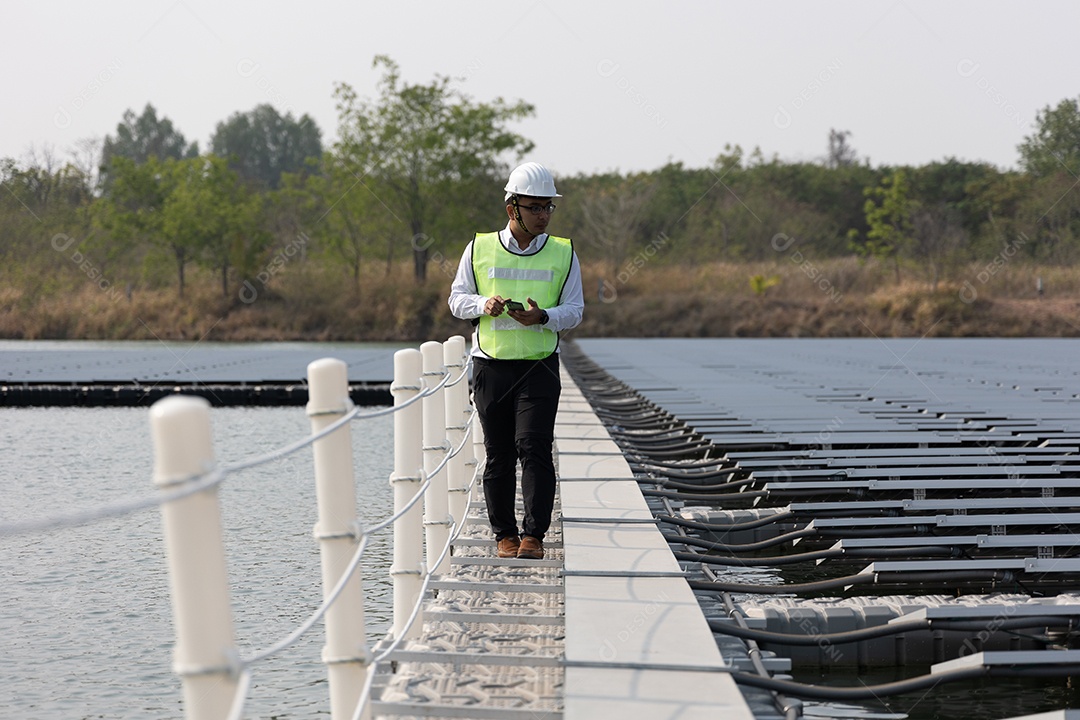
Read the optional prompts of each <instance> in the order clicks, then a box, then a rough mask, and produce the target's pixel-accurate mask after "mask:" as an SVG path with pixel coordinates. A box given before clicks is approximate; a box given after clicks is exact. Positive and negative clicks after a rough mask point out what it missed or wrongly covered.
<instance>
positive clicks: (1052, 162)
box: [1017, 98, 1080, 178]
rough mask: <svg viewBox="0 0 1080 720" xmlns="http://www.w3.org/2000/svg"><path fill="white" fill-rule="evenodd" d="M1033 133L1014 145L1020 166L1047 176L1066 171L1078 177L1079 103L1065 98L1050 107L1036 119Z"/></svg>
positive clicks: (1033, 172) (1040, 175)
mask: <svg viewBox="0 0 1080 720" xmlns="http://www.w3.org/2000/svg"><path fill="white" fill-rule="evenodd" d="M1035 125H1036V127H1035V132H1034V133H1032V134H1031V135H1028V136H1026V137H1025V138H1024V142H1022V143H1020V145H1018V146H1017V149H1018V150H1019V151H1020V167H1021V168H1022V169H1023V170H1025V171H1027V172H1029V173H1031V174H1032V175H1035V176H1036V177H1046V176H1049V175H1055V174H1057V173H1061V172H1065V173H1068V174H1069V175H1071V176H1072V177H1073V178H1076V177H1080V103H1078V102H1077V98H1066V99H1065V100H1062V101H1061V102H1059V103H1058V105H1057V107H1056V108H1053V109H1051V107H1050V106H1049V105H1047V106H1046V107H1045V108H1043V109H1042V110H1040V111H1039V113H1038V114H1037V115H1036V116H1035Z"/></svg>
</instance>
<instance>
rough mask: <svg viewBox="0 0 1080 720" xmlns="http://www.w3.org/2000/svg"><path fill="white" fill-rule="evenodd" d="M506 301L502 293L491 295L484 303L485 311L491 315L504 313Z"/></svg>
mask: <svg viewBox="0 0 1080 720" xmlns="http://www.w3.org/2000/svg"><path fill="white" fill-rule="evenodd" d="M505 302H506V300H505V299H503V297H502V295H496V296H495V297H489V298H488V300H487V302H486V303H484V312H485V313H487V314H488V315H490V316H491V317H499V316H500V315H502V313H503V304H504V303H505Z"/></svg>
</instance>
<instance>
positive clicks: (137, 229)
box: [97, 156, 192, 297]
mask: <svg viewBox="0 0 1080 720" xmlns="http://www.w3.org/2000/svg"><path fill="white" fill-rule="evenodd" d="M175 162H176V161H175V160H172V159H168V160H165V161H160V160H158V158H157V157H156V156H153V157H151V158H149V159H148V160H147V161H146V162H143V163H141V164H140V163H136V162H135V161H134V160H133V159H131V158H128V157H123V156H117V157H115V158H113V161H112V170H111V173H110V174H111V182H110V184H109V193H108V195H106V196H105V197H104V198H103V199H102V200H101V201H100V202H99V204H98V207H97V215H98V222H99V223H100V225H101V226H102V228H104V230H105V231H106V232H107V233H108V234H109V237H110V240H111V242H113V243H120V244H122V245H125V246H131V245H134V244H136V243H142V242H146V243H149V244H151V245H161V246H164V247H167V248H168V249H169V250H171V251H172V254H173V257H174V259H175V261H176V265H177V277H178V280H179V288H180V297H183V296H184V268H185V267H186V266H187V263H188V261H189V260H190V259H191V255H192V251H191V249H189V248H187V247H184V246H177V245H175V244H173V243H171V242H169V240H168V239H167V238H166V237H165V234H164V229H163V210H164V207H165V201H166V200H167V198H168V196H169V193H170V192H171V191H172V180H173V177H172V176H173V172H172V164H173V163H175Z"/></svg>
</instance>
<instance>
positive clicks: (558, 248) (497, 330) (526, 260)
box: [472, 233, 574, 360]
mask: <svg viewBox="0 0 1080 720" xmlns="http://www.w3.org/2000/svg"><path fill="white" fill-rule="evenodd" d="M573 257H574V244H573V242H571V241H570V239H569V238H560V237H555V236H553V235H548V238H547V241H546V242H545V243H544V247H542V248H541V249H540V251H539V252H536V253H533V254H532V255H517V254H515V253H512V252H510V251H509V250H507V249H506V248H505V247H504V246H503V244H502V242H501V241H500V240H499V234H498V233H480V234H477V236H476V238H475V239H474V240H473V249H472V266H473V275H474V276H475V277H476V291H477V293H479V294H480V295H483V296H485V297H494V296H496V295H499V296H501V297H504V298H507V299H513V300H517V301H518V302H520V303H521V304H522V305H525V306H526V308H527V307H528V305H529V304H528V298H532V299H533V300H535V301H536V304H537V306H538V307H540V308H543V309H546V308H550V307H554V306H555V305H558V304H559V297H560V296H561V295H562V289H563V285H564V284H565V283H566V278H567V276H569V274H570V263H571V261H572V260H573ZM476 338H477V343H478V344H479V345H480V349H481V350H483V351H484V352H485V353H487V355H488V356H489V357H493V358H495V359H497V360H539V359H541V358H546V357H547V356H548V355H550V354H551V353H553V352H555V348H557V347H558V346H559V334H558V333H557V332H555V331H553V330H549V329H548V328H547V327H545V326H544V325H522V324H521V323H519V322H518V321H517V320H514V319H513V318H511V317H510V316H509V315H507V314H506V313H503V314H502V315H501V316H499V317H497V318H493V317H491V316H490V315H484V316H482V317H481V318H480V324H479V325H478V326H477V328H476Z"/></svg>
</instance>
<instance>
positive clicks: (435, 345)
mask: <svg viewBox="0 0 1080 720" xmlns="http://www.w3.org/2000/svg"><path fill="white" fill-rule="evenodd" d="M420 354H421V355H423V357H424V387H425V388H432V387H435V386H436V385H438V384H439V382H440V381H442V379H443V376H444V375H445V374H446V371H445V370H444V369H443V349H442V343H440V342H435V341H434V340H432V341H429V342H426V343H424V344H423V345H421V346H420ZM421 402H423V404H424V474H425V475H426V476H427V477H428V478H430V479H431V484H430V485H429V486H428V489H427V492H425V493H424V530H425V533H424V535H425V537H426V539H427V565H428V569H429V570H430V571H431V572H432V573H434V574H439V573H444V572H446V569H447V568H448V567H449V566H450V556H449V553H448V554H447V556H446V557H445V558H444V559H443V562H442V564H441V565H439V566H438V567H436V566H435V564H434V563H435V561H436V560H438V558H439V553H441V552H442V549H443V547H444V546H445V545H446V541H447V540H448V539H449V538H450V512H449V501H448V500H447V497H446V496H447V492H446V468H445V467H444V468H443V469H442V470H440V471H439V472H437V473H436V472H434V470H435V468H436V467H437V466H438V465H439V463H440V462H442V459H443V458H444V457H445V456H446V453H447V448H446V393H445V392H443V391H439V392H437V393H435V394H433V395H429V396H427V397H425V398H424V399H423V400H422V401H421Z"/></svg>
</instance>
